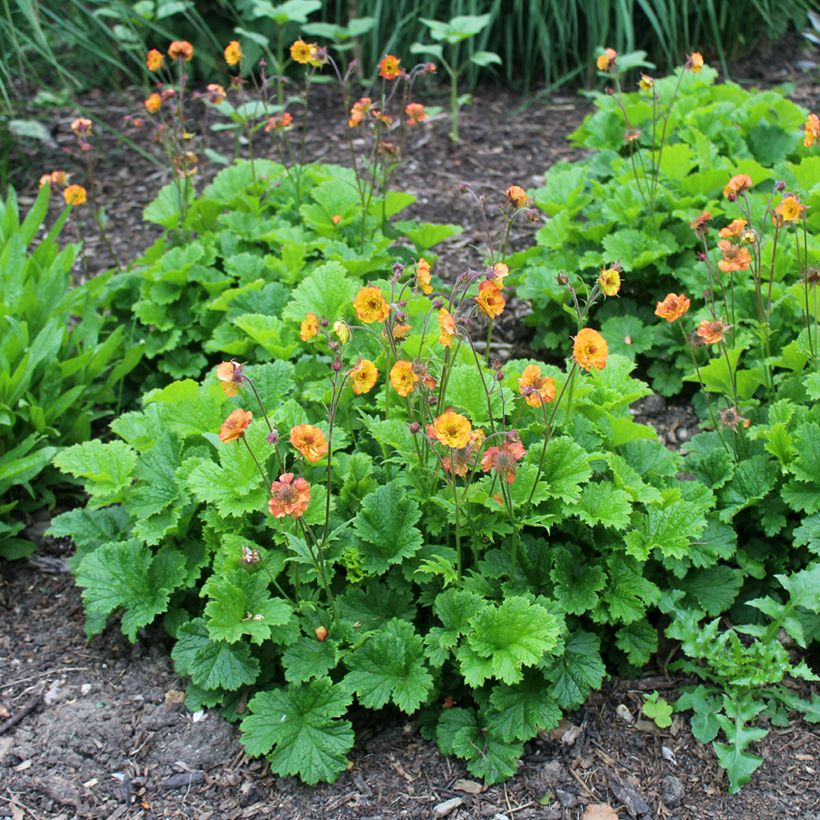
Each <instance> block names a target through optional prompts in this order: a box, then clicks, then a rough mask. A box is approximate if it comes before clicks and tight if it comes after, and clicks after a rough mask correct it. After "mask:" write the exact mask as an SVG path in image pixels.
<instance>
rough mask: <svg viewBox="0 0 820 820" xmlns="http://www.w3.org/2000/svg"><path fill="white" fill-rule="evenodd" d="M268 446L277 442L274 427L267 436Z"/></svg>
mask: <svg viewBox="0 0 820 820" xmlns="http://www.w3.org/2000/svg"><path fill="white" fill-rule="evenodd" d="M266 440H267V442H268V444H276V443H277V442H278V441H279V431H278V430H277V429H276V428H275V427H274V428H273V430H271V431H270V433H268V435H267V439H266Z"/></svg>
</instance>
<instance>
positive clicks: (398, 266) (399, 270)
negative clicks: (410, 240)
mask: <svg viewBox="0 0 820 820" xmlns="http://www.w3.org/2000/svg"><path fill="white" fill-rule="evenodd" d="M403 273H404V265H402V263H401V262H394V263H393V277H394V278H395V279H399V278H400V277H401V275H402V274H403Z"/></svg>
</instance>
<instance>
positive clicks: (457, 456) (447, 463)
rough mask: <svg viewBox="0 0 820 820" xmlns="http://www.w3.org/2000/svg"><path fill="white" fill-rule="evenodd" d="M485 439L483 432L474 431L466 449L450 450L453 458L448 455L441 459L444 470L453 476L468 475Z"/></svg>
mask: <svg viewBox="0 0 820 820" xmlns="http://www.w3.org/2000/svg"><path fill="white" fill-rule="evenodd" d="M485 438H486V436H485V434H484V431H483V430H473V432H472V433H470V440H469V441H468V442H467V444H466V445H465V446H464V447H461V448H460V449H458V450H450V453H451V455H452V458H451V456H449V455H448V456H444V458H442V459H441V464H442V466H443V467H444V470H445V471H446V472H448V473H452V474H453V475H458V476H465V475H467V470H468V469H470V468H472V467H473V466H474V464H475V456H476V454H477V453H478V451H479V450H480V449H481V445H482V444H483V443H484V439H485Z"/></svg>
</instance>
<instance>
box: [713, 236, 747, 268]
mask: <svg viewBox="0 0 820 820" xmlns="http://www.w3.org/2000/svg"><path fill="white" fill-rule="evenodd" d="M717 244H718V248H720V252H721V253H722V254H723V256H722V258H721V259H719V260H718V267H719V268H720V269H721V270H722V271H723V272H724V273H732V272H734V271H739V270H748V269H749V266H750V265H751V264H752V255H751V254H750V253H749V249H748V248H746V247H744V246H743V245H735V244H733V243H732V242H730V241H729V240H728V239H721V240H720V242H718V243H717Z"/></svg>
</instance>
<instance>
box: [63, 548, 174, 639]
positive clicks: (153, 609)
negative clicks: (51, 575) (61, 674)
mask: <svg viewBox="0 0 820 820" xmlns="http://www.w3.org/2000/svg"><path fill="white" fill-rule="evenodd" d="M185 569H186V568H185V557H184V555H183V554H182V553H180V552H176V551H175V550H166V551H165V552H164V553H160V554H157V555H154V554H153V553H152V552H151V550H150V549H148V548H147V547H145V546H143V545H142V544H141V543H140V542H139V541H133V540H132V541H122V542H111V543H108V544H103V545H102V546H100V547H99V548H97V549H96V550H94V551H93V552H90V553H88V555H86V556H85V558H83V560H82V561H81V562H80V564H79V566H78V567H77V584H78V585H79V586H80V587H82V588H83V603H84V604H85V613H86V623H85V630H86V634H87V635H89V636H91V635H98V634H99V633H100V632H102V631H103V629H104V628H105V622H106V620H107V619H108V616H109V615H110V614H111V613H112V612H113V611H114V610H115V609H119V608H122V609H124V610H125V611H124V612H123V615H122V631H123V634H125V635H127V636H128V638H129V639H130V640H131V641H132V642H133V641H135V640H136V639H137V630H138V629H141V628H142V627H143V626H147V625H148V624H150V623H151V622H152V621H153V620H154V618H156V616H157V615H159V614H160V613H162V612H165V610H166V609H167V608H168V600H169V598H170V596H171V592H172V591H173V590H174V589H175V588H176V587H177V586H178V585H179V584H181V583H182V581H183V579H184V578H185V575H186V572H185Z"/></svg>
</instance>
